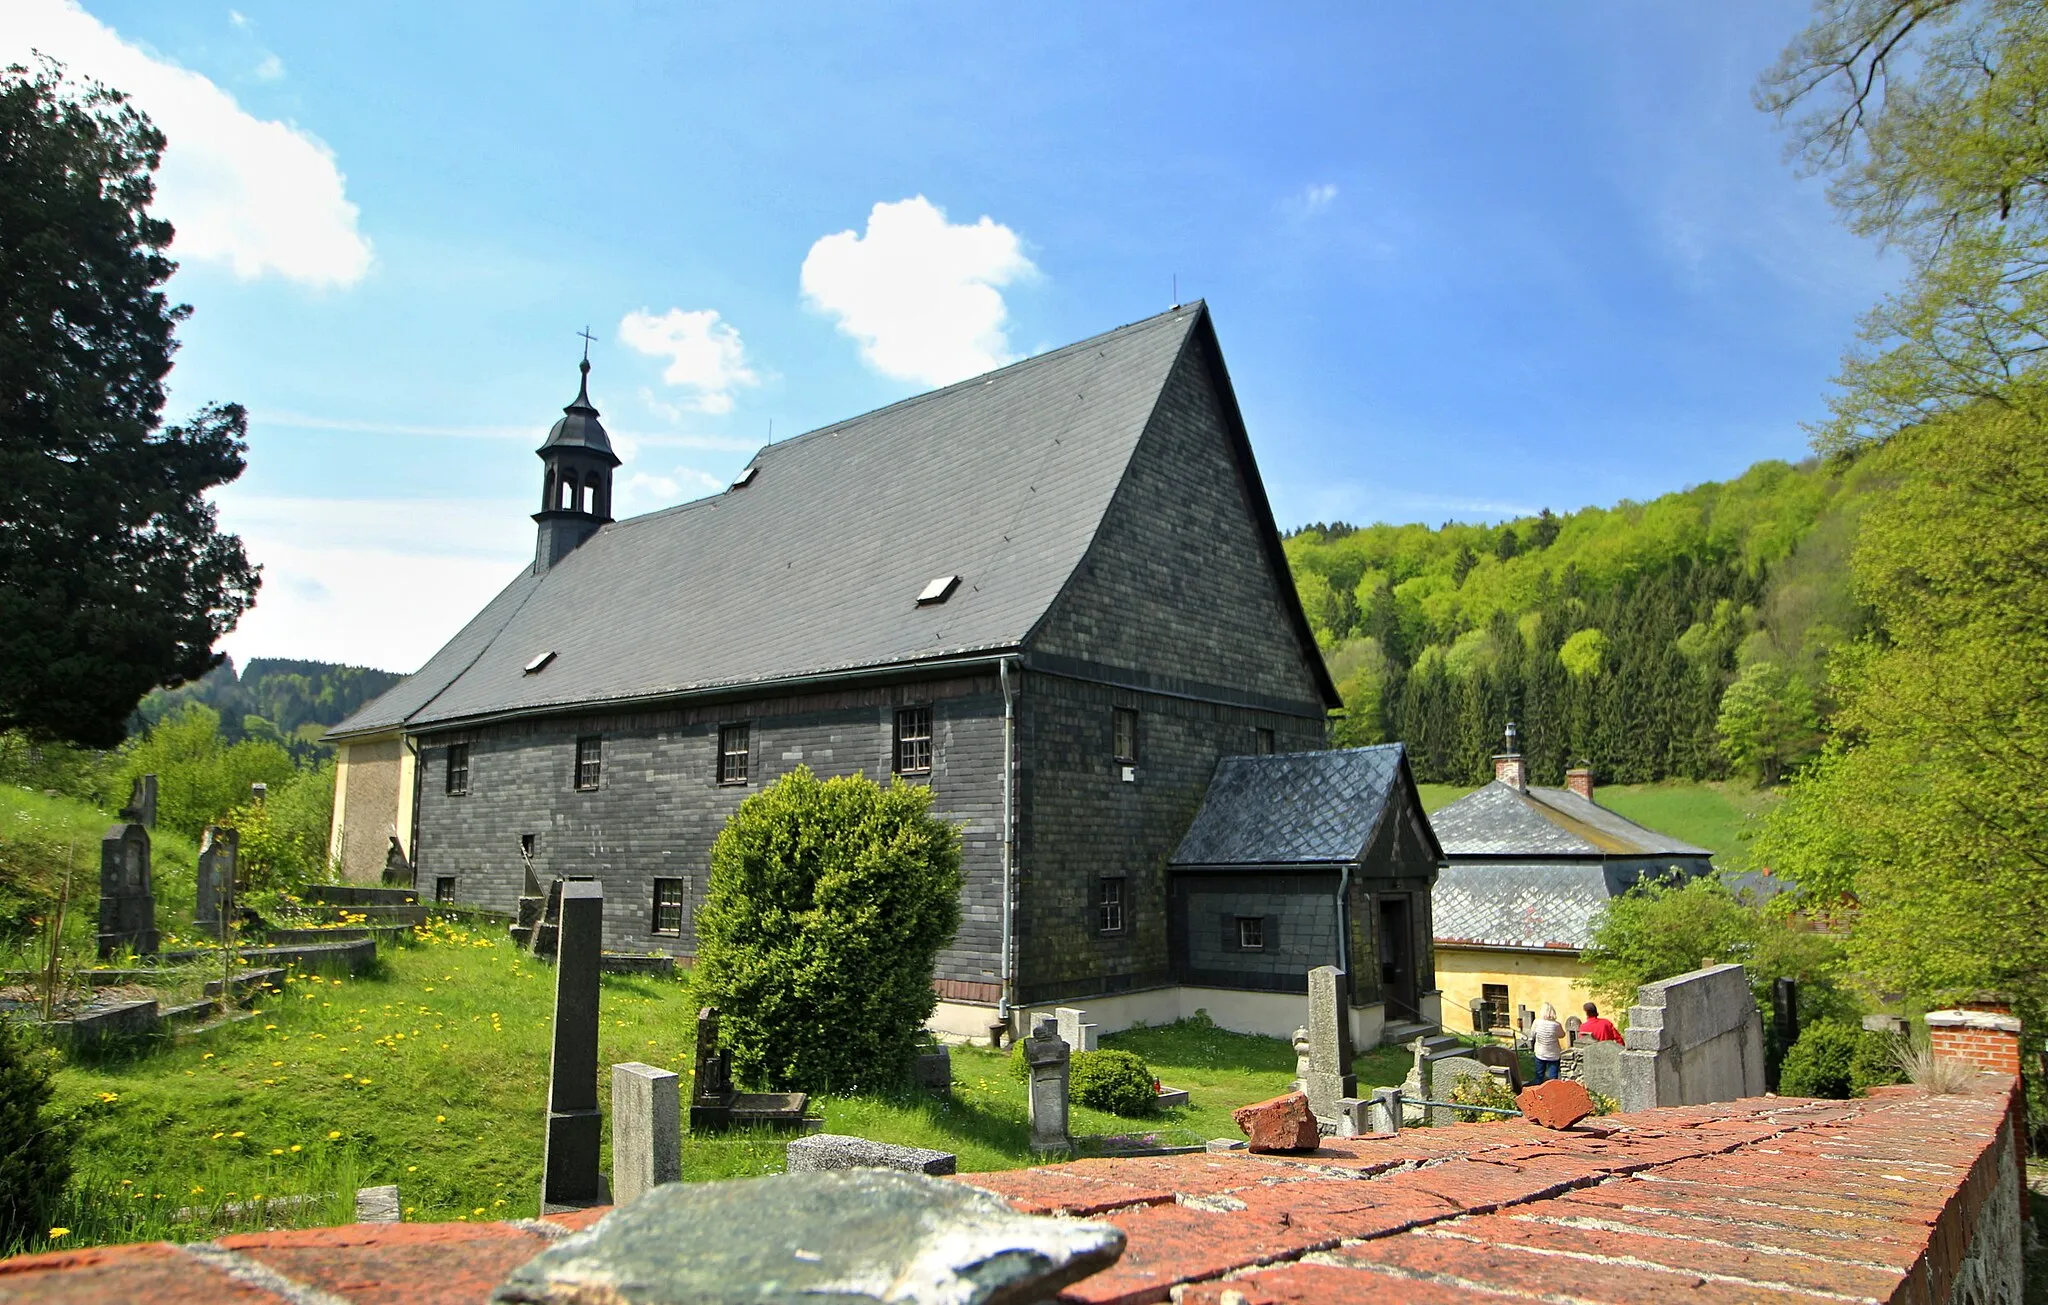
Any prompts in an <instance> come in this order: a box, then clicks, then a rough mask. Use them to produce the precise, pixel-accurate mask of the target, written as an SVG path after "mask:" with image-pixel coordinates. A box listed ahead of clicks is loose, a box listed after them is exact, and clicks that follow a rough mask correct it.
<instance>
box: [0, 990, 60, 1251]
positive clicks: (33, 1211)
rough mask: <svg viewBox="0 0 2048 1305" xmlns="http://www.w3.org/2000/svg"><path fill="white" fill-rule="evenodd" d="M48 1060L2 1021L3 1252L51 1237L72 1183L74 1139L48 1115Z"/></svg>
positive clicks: (0, 1233)
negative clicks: (60, 1203)
mask: <svg viewBox="0 0 2048 1305" xmlns="http://www.w3.org/2000/svg"><path fill="white" fill-rule="evenodd" d="M50 1060H51V1055H50V1053H49V1052H47V1051H45V1050H43V1049H41V1048H39V1047H37V1046H35V1045H34V1044H33V1043H31V1042H30V1040H29V1038H28V1036H27V1034H25V1033H23V1032H22V1031H21V1030H20V1029H19V1028H17V1027H16V1026H15V1025H14V1024H13V1023H12V1022H11V1021H9V1020H7V1019H5V1018H0V1252H4V1251H5V1249H6V1248H9V1247H19V1246H21V1245H22V1243H23V1242H25V1241H28V1240H29V1239H31V1238H37V1237H41V1236H43V1235H44V1234H45V1233H47V1232H48V1231H49V1229H50V1215H51V1213H52V1212H53V1211H54V1210H55V1209H56V1207H57V1201H58V1198H60V1197H61V1196H63V1194H64V1185H65V1183H67V1182H68V1181H70V1178H71V1143H72V1139H73V1136H74V1134H73V1131H72V1129H71V1126H70V1125H69V1124H68V1123H67V1122H65V1121H62V1120H58V1119H55V1118H53V1117H52V1115H51V1112H50V1109H49V1105H50V1069H49V1062H50Z"/></svg>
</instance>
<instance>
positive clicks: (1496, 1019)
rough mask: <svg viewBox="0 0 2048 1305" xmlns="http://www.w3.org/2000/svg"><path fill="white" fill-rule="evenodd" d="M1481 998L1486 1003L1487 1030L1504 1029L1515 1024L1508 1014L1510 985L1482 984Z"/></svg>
mask: <svg viewBox="0 0 2048 1305" xmlns="http://www.w3.org/2000/svg"><path fill="white" fill-rule="evenodd" d="M1479 997H1480V1000H1482V1001H1484V1002H1485V1003H1486V1027H1487V1028H1489V1029H1504V1028H1508V1027H1509V1026H1510V1025H1511V1024H1512V1023H1513V1020H1512V1018H1511V1017H1510V1015H1509V1012H1508V985H1506V984H1505V983H1482V984H1480V985H1479Z"/></svg>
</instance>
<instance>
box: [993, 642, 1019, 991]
mask: <svg viewBox="0 0 2048 1305" xmlns="http://www.w3.org/2000/svg"><path fill="white" fill-rule="evenodd" d="M996 676H997V678H998V679H999V680H1001V682H1002V686H1003V926H1002V927H1003V939H1002V979H1003V985H1002V986H1003V991H1002V996H1001V998H1000V999H999V1000H998V1001H997V1003H996V1017H997V1018H998V1019H1000V1020H1001V1021H1002V1022H1003V1023H1005V1024H1008V1023H1009V1022H1010V999H1011V998H1012V997H1013V996H1015V995H1016V984H1017V975H1016V948H1015V946H1014V945H1013V944H1012V942H1011V935H1012V934H1013V933H1014V932H1015V923H1016V900H1017V898H1016V888H1015V886H1014V884H1013V883H1012V880H1013V879H1014V878H1015V876H1016V871H1017V854H1016V842H1017V818H1016V779H1015V776H1016V766H1017V710H1016V701H1015V696H1014V693H1013V691H1012V689H1011V687H1010V659H1009V658H1007V657H1005V658H1003V659H1002V660H1001V661H999V662H997V663H996Z"/></svg>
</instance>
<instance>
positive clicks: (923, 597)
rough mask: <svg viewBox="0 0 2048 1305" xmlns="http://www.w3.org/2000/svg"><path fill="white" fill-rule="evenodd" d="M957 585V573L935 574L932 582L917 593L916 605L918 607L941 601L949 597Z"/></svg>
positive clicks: (958, 579)
mask: <svg viewBox="0 0 2048 1305" xmlns="http://www.w3.org/2000/svg"><path fill="white" fill-rule="evenodd" d="M959 587H960V577H959V576H957V575H942V576H935V577H933V578H932V582H931V583H930V584H928V585H926V586H925V587H924V589H923V591H921V592H920V593H919V594H918V596H917V605H918V606H919V607H930V606H931V605H932V604H934V603H943V602H945V601H946V600H947V599H948V598H951V597H952V596H953V591H954V590H955V589H957V588H959Z"/></svg>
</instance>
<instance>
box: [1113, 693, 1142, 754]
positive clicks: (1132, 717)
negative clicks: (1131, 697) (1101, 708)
mask: <svg viewBox="0 0 2048 1305" xmlns="http://www.w3.org/2000/svg"><path fill="white" fill-rule="evenodd" d="M1112 733H1113V743H1114V747H1115V751H1116V761H1117V762H1118V764H1120V765H1125V766H1135V765H1137V764H1138V713H1137V710H1136V709H1135V708H1132V707H1118V708H1117V709H1116V710H1115V712H1114V713H1113V726H1112Z"/></svg>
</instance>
